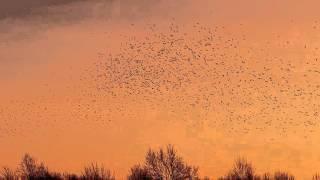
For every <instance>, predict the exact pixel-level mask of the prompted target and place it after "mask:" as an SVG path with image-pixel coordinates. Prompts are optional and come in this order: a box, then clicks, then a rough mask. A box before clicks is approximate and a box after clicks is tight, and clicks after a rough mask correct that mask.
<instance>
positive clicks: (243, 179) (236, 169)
mask: <svg viewBox="0 0 320 180" xmlns="http://www.w3.org/2000/svg"><path fill="white" fill-rule="evenodd" d="M258 179H261V178H260V177H259V176H258V175H256V174H255V172H254V168H253V166H252V164H251V163H249V162H248V161H247V160H246V159H244V158H239V159H237V160H236V161H235V163H234V165H233V168H232V170H231V171H230V172H229V173H228V174H227V175H226V176H225V177H220V178H219V180H258Z"/></svg>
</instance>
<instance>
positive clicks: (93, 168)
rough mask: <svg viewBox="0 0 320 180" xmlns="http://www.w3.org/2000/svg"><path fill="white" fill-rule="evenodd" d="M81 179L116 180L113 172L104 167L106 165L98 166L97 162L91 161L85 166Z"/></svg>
mask: <svg viewBox="0 0 320 180" xmlns="http://www.w3.org/2000/svg"><path fill="white" fill-rule="evenodd" d="M81 179H84V180H115V177H114V176H113V175H112V174H111V172H110V170H108V169H106V168H104V166H98V164H97V163H91V164H90V165H88V166H86V167H84V170H83V172H82V176H81Z"/></svg>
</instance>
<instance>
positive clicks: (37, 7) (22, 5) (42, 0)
mask: <svg viewBox="0 0 320 180" xmlns="http://www.w3.org/2000/svg"><path fill="white" fill-rule="evenodd" d="M80 1H86V0H27V1H26V0H23V1H21V0H0V19H5V18H25V17H29V16H34V15H45V14H46V12H48V11H47V9H48V8H49V7H52V6H59V5H67V4H70V3H75V2H80Z"/></svg>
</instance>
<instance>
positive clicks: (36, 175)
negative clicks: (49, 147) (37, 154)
mask: <svg viewBox="0 0 320 180" xmlns="http://www.w3.org/2000/svg"><path fill="white" fill-rule="evenodd" d="M19 172H20V178H21V179H27V180H33V179H49V180H53V179H54V180H56V179H62V177H61V175H60V174H59V173H52V172H49V170H48V168H47V167H46V166H45V165H44V164H43V163H40V164H38V163H37V161H36V159H35V158H33V157H32V156H30V155H29V154H25V155H24V156H23V158H22V161H21V163H20V168H19Z"/></svg>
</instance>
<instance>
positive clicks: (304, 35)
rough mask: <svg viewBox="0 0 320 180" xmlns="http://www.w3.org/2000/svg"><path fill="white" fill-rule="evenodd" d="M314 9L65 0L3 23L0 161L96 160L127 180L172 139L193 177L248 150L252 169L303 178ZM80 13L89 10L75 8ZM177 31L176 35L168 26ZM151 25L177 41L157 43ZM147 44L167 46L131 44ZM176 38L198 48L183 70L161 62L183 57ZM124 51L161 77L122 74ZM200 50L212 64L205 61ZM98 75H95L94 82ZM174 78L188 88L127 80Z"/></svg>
mask: <svg viewBox="0 0 320 180" xmlns="http://www.w3.org/2000/svg"><path fill="white" fill-rule="evenodd" d="M129 4H130V7H129ZM109 5H110V4H109ZM319 5H320V2H318V1H311V0H309V1H305V2H303V3H302V2H301V1H298V0H290V1H289V0H284V1H276V0H271V1H270V0H268V1H259V2H257V1H254V0H245V1H241V3H240V2H238V1H231V0H226V1H222V0H221V1H218V0H214V1H182V0H179V1H174V2H172V1H163V2H160V3H147V1H144V2H142V1H136V2H132V1H131V2H130V3H129V2H126V1H121V3H119V2H118V1H116V2H115V4H113V5H110V6H111V7H112V8H110V6H108V5H104V4H97V3H92V4H90V3H89V6H88V4H86V6H84V5H83V4H82V3H79V4H77V3H76V4H71V5H64V6H57V7H52V8H50V9H49V13H48V14H45V15H44V14H41V15H30V16H26V17H19V16H18V17H15V18H9V19H2V20H1V22H0V24H1V25H0V27H1V30H0V87H1V89H0V92H1V93H0V99H1V103H0V147H1V148H0V158H1V162H0V166H2V165H10V166H12V167H13V166H14V165H16V164H17V163H18V161H19V160H20V157H21V156H22V154H23V153H25V152H29V153H31V154H33V155H34V156H36V157H37V158H39V159H40V160H43V161H45V162H46V163H47V164H48V165H49V167H52V168H54V169H58V170H72V171H76V172H78V171H80V169H81V167H83V165H84V164H87V163H88V162H91V161H98V162H102V163H104V164H105V165H106V166H107V167H109V168H110V169H112V170H113V171H114V172H115V174H116V176H117V177H120V178H124V177H125V176H126V174H127V172H128V169H129V168H130V167H131V166H132V165H134V164H136V163H138V162H142V161H143V157H144V153H145V152H146V150H147V149H148V148H149V147H159V146H164V145H165V144H167V143H173V144H174V145H176V147H177V149H178V151H179V152H180V153H181V154H182V156H183V157H184V158H185V159H186V160H187V161H188V162H190V163H192V164H196V165H198V166H199V167H200V172H201V174H202V175H208V176H212V177H217V176H219V175H222V174H223V173H225V172H226V171H227V170H228V168H229V167H230V166H231V164H232V162H233V160H234V158H236V157H238V156H245V157H247V158H248V159H249V160H250V161H252V162H253V163H254V164H255V167H256V168H257V171H258V172H263V171H273V170H278V169H284V170H288V171H290V172H292V173H294V174H295V175H296V176H297V177H298V178H299V179H304V178H309V177H310V176H311V175H312V173H315V172H316V171H319V169H320V154H319V150H320V147H319V145H318V143H317V142H318V140H319V138H320V132H319V130H320V129H319V128H320V126H319V125H320V124H319V117H318V115H317V114H318V111H319V108H320V104H319V103H318V102H319V101H318V94H319V92H318V91H319V88H318V85H319V83H320V81H319V77H318V76H319V74H318V73H317V71H320V70H319V63H320V62H318V60H317V58H318V56H319V50H318V48H319V45H320V44H319V40H320V39H319V36H318V33H319V28H320V26H319V25H320V24H319V23H318V19H319V17H320V16H319V15H320V14H319V11H317V7H319ZM84 7H87V8H89V9H90V13H88V12H87V13H85V15H83V11H84V10H85V8H84ZM37 8H39V7H37ZM41 8H43V7H41ZM68 8H70V9H73V10H74V11H72V13H70V12H68V10H66V9H68ZM106 8H107V9H108V10H109V11H108V12H109V13H107V14H105V13H104V12H105V11H104V10H105V9H106ZM60 12H68V14H67V15H66V16H68V17H63V16H62V15H61V14H59V13H60ZM73 13H74V14H73ZM88 14H89V15H88ZM66 19H67V20H66ZM198 22H199V24H197V23H198ZM171 23H172V24H173V26H172V25H170V24H171ZM153 24H154V25H155V27H154V29H155V31H154V32H152V31H151V30H150V27H153ZM176 26H177V27H178V28H179V31H178V32H174V33H173V31H172V30H170V27H176ZM216 27H218V29H217V30H216V31H215V32H214V33H213V34H215V35H216V38H215V39H214V40H212V45H211V44H210V45H209V47H210V48H211V46H214V48H215V49H214V50H213V49H210V50H208V48H209V47H208V46H207V45H206V43H205V42H208V41H209V40H208V39H206V38H208V28H210V29H211V30H212V31H213V30H214V29H215V28H216ZM161 33H162V35H163V34H164V36H165V37H167V38H170V37H171V38H176V39H180V38H181V37H183V40H181V41H182V42H181V44H178V43H177V44H175V45H174V46H168V45H163V44H161V43H159V42H160V40H161V38H159V36H158V35H161ZM184 33H185V34H186V35H185V34H184ZM170 34H172V36H170ZM133 38H136V39H133ZM205 39H206V40H205ZM200 40H202V41H201V42H200ZM144 42H145V43H146V44H147V43H153V46H154V47H153V48H154V49H156V51H157V50H159V51H160V50H161V49H162V48H165V51H164V52H166V53H165V55H159V56H158V55H157V54H154V52H151V51H150V52H149V50H147V49H146V48H144V49H142V50H141V51H139V52H138V53H137V51H135V50H136V49H134V48H131V47H130V43H135V44H136V45H138V46H139V45H140V46H142V47H147V45H146V46H144V44H143V43H144ZM203 42H204V43H203ZM209 42H210V41H209ZM230 42H231V43H230ZM230 44H231V45H230ZM185 46H188V47H190V48H191V49H194V50H195V52H196V53H198V54H199V56H200V58H199V59H198V60H196V59H192V60H193V61H194V64H193V65H190V64H188V63H187V61H184V62H183V63H180V64H178V62H180V61H178V62H172V63H168V62H167V59H166V58H168V57H170V58H175V57H179V58H181V59H184V58H191V57H192V53H190V52H191V51H188V50H187V49H183V48H182V47H185ZM233 46H236V47H233ZM176 52H178V54H176ZM179 53H180V54H179ZM109 54H110V55H111V56H112V57H119V58H120V63H119V64H118V65H117V64H115V65H114V66H112V67H114V68H115V69H112V68H111V69H107V68H106V66H104V65H106V64H109V63H110V61H111V60H110V58H108V57H109ZM119 54H120V55H119ZM148 55H150V56H152V55H155V57H157V58H155V59H156V61H150V59H151V60H152V58H150V57H149V56H148ZM132 57H136V58H137V59H140V60H142V61H143V64H144V65H145V66H146V67H148V68H151V67H152V68H151V71H152V72H156V71H158V70H160V69H161V68H162V69H164V75H163V76H155V77H153V76H151V75H152V74H151V75H149V77H148V76H147V77H146V76H144V74H143V73H140V74H139V73H137V74H136V77H137V79H135V80H134V81H129V80H126V79H121V78H122V77H123V76H122V74H126V73H127V72H128V71H130V70H131V69H130V68H133V67H136V66H135V64H130V63H129V64H128V65H127V64H126V63H128V62H126V61H125V59H126V58H127V59H130V58H132ZM204 57H205V58H207V59H212V61H210V62H209V64H207V65H204V64H203V63H202V61H203V59H204ZM121 58H123V60H121ZM155 59H153V60H155ZM242 61H244V62H242ZM96 63H98V64H99V63H102V64H103V65H101V64H99V66H96V65H95V64H96ZM129 65H130V66H129ZM131 65H132V66H131ZM158 68H159V69H158ZM241 68H243V69H241ZM177 69H180V71H178V70H177ZM104 70H106V72H104ZM112 70H117V71H115V72H111V71H112ZM109 71H110V72H109ZM237 71H242V73H240V74H239V72H237ZM101 72H103V74H105V76H98V75H99V73H101ZM190 72H195V74H196V75H192V74H191V73H190ZM144 73H145V72H144ZM184 73H185V74H184ZM237 73H238V74H237ZM254 76H257V78H255V77H254ZM184 77H186V78H189V81H188V82H190V83H187V82H182V85H180V86H178V88H177V87H175V86H174V84H173V83H168V82H167V83H163V85H162V86H160V87H159V88H160V89H161V88H165V87H166V88H168V89H169V90H167V91H162V89H161V91H160V92H161V93H160V94H158V92H157V93H155V91H154V89H152V87H153V88H156V87H157V86H155V85H151V86H149V85H147V86H146V87H143V88H142V89H138V88H137V86H136V85H137V84H140V83H141V84H144V83H145V82H149V80H148V79H147V78H151V79H152V78H154V79H153V80H154V81H155V82H165V81H166V80H168V81H171V82H174V83H176V82H178V79H179V78H184ZM259 77H260V79H259ZM113 78H114V79H113ZM270 78H271V79H272V81H269V80H270ZM97 79H98V81H96V80H97ZM117 79H120V80H121V82H123V83H124V84H125V83H127V85H123V84H122V85H120V81H119V83H118V81H115V80H117ZM250 79H254V80H253V81H250ZM110 82H111V83H110ZM117 83H118V84H117ZM111 84H115V86H113V87H112V88H111ZM97 87H107V88H109V89H107V90H105V89H102V90H99V89H98V88H97ZM120 87H122V88H121V89H120ZM129 88H131V89H129ZM150 88H151V89H150ZM110 89H111V91H108V90H110ZM140 90H141V92H140ZM110 92H112V93H115V94H116V97H114V96H113V94H112V93H110ZM126 92H133V94H134V95H130V94H126ZM138 92H139V94H138ZM162 92H163V93H162ZM135 93H137V94H135ZM298 95H299V96H298ZM228 103H229V104H228ZM208 104H210V106H207V105H208ZM268 123H271V124H268ZM62 159H63V161H62Z"/></svg>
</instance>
